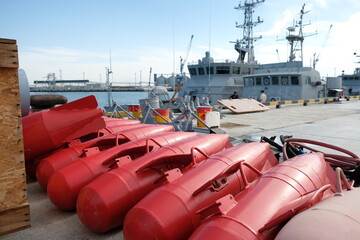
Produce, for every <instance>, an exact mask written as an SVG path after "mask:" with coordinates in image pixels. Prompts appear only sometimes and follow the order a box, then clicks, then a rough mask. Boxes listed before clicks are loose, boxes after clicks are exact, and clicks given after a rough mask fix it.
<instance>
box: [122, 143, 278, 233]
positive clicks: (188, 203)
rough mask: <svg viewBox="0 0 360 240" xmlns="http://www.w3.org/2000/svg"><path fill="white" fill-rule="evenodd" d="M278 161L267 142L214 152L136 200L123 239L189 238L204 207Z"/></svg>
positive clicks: (129, 214) (244, 186) (126, 223)
mask: <svg viewBox="0 0 360 240" xmlns="http://www.w3.org/2000/svg"><path fill="white" fill-rule="evenodd" d="M277 164H278V161H277V159H276V158H275V156H274V154H273V153H272V152H271V150H270V145H269V144H267V143H247V144H241V145H237V146H235V147H232V148H229V149H226V150H224V151H221V152H219V153H217V154H214V155H212V156H211V157H210V158H209V159H207V160H206V161H204V162H203V163H202V164H201V165H199V166H198V167H196V168H193V169H191V170H189V171H188V172H187V173H185V174H184V175H183V176H181V177H179V178H177V179H175V180H174V181H172V182H170V183H169V184H165V185H163V186H161V187H159V188H158V189H155V190H154V191H152V192H151V193H149V194H148V195H147V196H146V197H145V198H143V199H142V200H141V201H140V202H139V203H137V204H136V205H135V206H134V207H133V208H132V209H131V210H130V211H129V212H128V213H127V215H126V217H125V222H124V227H123V233H124V239H127V240H130V239H159V240H161V239H169V240H170V239H171V240H176V239H187V238H188V237H189V236H190V235H191V233H192V232H193V231H194V230H195V229H196V228H197V227H198V226H199V225H200V222H201V220H202V218H203V215H202V213H201V210H202V209H204V208H206V207H208V206H210V205H212V204H213V203H214V202H215V201H216V200H217V199H219V198H221V197H224V196H226V195H227V194H232V195H236V194H238V193H239V192H240V191H242V190H244V189H245V188H246V187H247V186H248V184H249V183H251V182H253V181H254V180H255V179H257V178H258V177H259V173H261V172H262V173H263V172H265V171H267V170H269V169H270V168H272V167H273V166H275V165H277ZM210 212H211V211H207V212H205V215H207V214H209V213H210ZM179 226H180V227H179ZM175 229H176V230H175Z"/></svg>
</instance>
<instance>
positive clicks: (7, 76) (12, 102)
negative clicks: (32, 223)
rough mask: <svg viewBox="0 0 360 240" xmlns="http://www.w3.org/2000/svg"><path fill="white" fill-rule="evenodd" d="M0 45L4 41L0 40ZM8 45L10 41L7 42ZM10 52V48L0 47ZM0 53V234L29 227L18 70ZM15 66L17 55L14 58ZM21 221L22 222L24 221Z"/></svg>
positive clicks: (13, 47)
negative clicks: (6, 61)
mask: <svg viewBox="0 0 360 240" xmlns="http://www.w3.org/2000/svg"><path fill="white" fill-rule="evenodd" d="M2 42H4V40H2ZM9 42H12V41H9ZM0 49H1V51H2V52H4V50H9V51H14V50H16V49H17V46H16V45H14V44H9V43H5V44H0ZM1 51H0V124H1V131H0V142H1V145H0V234H5V233H7V232H11V231H15V230H16V229H22V228H24V227H25V225H26V226H28V225H29V214H28V213H29V208H28V201H27V196H26V176H25V162H24V146H23V139H22V125H21V110H20V91H19V80H18V69H17V68H15V67H14V65H13V64H9V66H10V67H9V68H6V67H4V66H7V64H3V63H4V62H2V60H3V59H2V58H1ZM14 59H15V60H14V62H17V54H16V57H15V58H14ZM24 219H25V220H24Z"/></svg>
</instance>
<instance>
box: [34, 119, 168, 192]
mask: <svg viewBox="0 0 360 240" xmlns="http://www.w3.org/2000/svg"><path fill="white" fill-rule="evenodd" d="M108 128H109V129H111V131H117V132H113V133H112V134H107V135H104V136H102V137H98V138H94V139H92V140H89V141H85V142H82V141H81V140H79V139H75V140H73V141H71V142H70V143H69V144H68V147H67V148H64V149H61V150H59V151H57V152H54V153H53V154H51V155H49V156H47V157H45V158H43V159H42V160H41V161H40V164H39V166H38V167H37V171H36V177H37V180H38V182H39V184H40V186H42V187H43V188H45V189H46V188H47V183H48V181H49V178H50V177H51V175H52V174H53V173H54V172H55V171H57V170H59V169H61V168H63V167H65V166H67V165H69V164H70V163H72V162H74V161H76V160H77V159H78V158H79V157H81V156H82V157H86V156H91V155H92V154H93V153H94V151H92V150H93V149H95V148H97V151H95V152H96V153H98V152H99V151H100V152H101V151H103V150H105V149H109V148H112V147H115V146H118V145H120V144H124V143H126V142H129V141H132V140H135V139H138V138H142V137H145V136H149V135H152V134H156V133H161V132H171V131H173V130H174V127H173V126H171V125H151V124H126V125H115V126H109V127H108ZM87 148H88V150H87V151H84V150H85V149H87Z"/></svg>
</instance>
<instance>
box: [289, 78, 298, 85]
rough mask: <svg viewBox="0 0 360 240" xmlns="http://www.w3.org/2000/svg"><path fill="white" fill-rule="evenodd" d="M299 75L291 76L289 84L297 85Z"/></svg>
mask: <svg viewBox="0 0 360 240" xmlns="http://www.w3.org/2000/svg"><path fill="white" fill-rule="evenodd" d="M299 83H300V81H299V76H291V85H299Z"/></svg>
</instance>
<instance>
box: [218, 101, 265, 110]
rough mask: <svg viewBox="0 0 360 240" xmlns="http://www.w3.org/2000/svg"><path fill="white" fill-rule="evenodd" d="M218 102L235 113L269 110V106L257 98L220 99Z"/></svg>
mask: <svg viewBox="0 0 360 240" xmlns="http://www.w3.org/2000/svg"><path fill="white" fill-rule="evenodd" d="M218 102H219V103H220V104H222V105H224V106H225V107H227V108H228V109H229V110H230V111H232V112H233V113H249V112H262V111H266V110H269V108H268V107H266V106H265V105H264V104H262V103H260V102H258V101H256V100H255V99H247V98H244V99H219V100H218Z"/></svg>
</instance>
